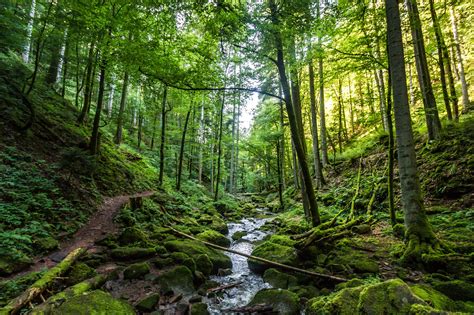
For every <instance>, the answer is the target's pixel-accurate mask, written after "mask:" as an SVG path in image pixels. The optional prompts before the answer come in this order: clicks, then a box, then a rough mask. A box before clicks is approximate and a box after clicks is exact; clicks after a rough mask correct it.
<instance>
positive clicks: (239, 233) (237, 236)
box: [232, 231, 248, 241]
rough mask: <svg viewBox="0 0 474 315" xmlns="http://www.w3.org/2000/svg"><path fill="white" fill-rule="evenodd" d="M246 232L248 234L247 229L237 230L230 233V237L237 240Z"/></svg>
mask: <svg viewBox="0 0 474 315" xmlns="http://www.w3.org/2000/svg"><path fill="white" fill-rule="evenodd" d="M247 234H248V233H247V231H237V232H235V233H234V234H232V239H233V240H234V241H238V240H240V239H241V238H242V237H244V236H245V235H247Z"/></svg>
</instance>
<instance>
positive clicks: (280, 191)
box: [276, 138, 285, 210]
mask: <svg viewBox="0 0 474 315" xmlns="http://www.w3.org/2000/svg"><path fill="white" fill-rule="evenodd" d="M280 142H281V138H280V139H278V140H277V142H276V157H277V171H278V198H279V200H280V210H283V209H285V204H284V202H283V176H282V173H281V149H280Z"/></svg>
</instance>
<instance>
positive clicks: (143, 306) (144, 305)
mask: <svg viewBox="0 0 474 315" xmlns="http://www.w3.org/2000/svg"><path fill="white" fill-rule="evenodd" d="M159 300H160V295H159V294H158V293H154V294H151V295H149V296H147V297H146V298H144V299H143V300H141V301H140V302H138V303H137V305H135V308H136V309H137V310H139V311H140V312H151V311H153V310H154V309H155V306H156V304H158V301H159Z"/></svg>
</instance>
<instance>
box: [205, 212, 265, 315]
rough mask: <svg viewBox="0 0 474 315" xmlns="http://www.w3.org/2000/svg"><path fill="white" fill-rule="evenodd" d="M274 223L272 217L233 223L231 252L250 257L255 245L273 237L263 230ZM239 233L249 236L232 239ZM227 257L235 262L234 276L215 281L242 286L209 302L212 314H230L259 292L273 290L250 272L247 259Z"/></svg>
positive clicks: (230, 225)
mask: <svg viewBox="0 0 474 315" xmlns="http://www.w3.org/2000/svg"><path fill="white" fill-rule="evenodd" d="M257 211H258V212H259V213H261V214H269V213H267V209H265V208H261V209H257ZM270 220H272V218H271V217H264V218H247V219H242V220H240V221H239V222H233V223H229V224H228V225H227V226H228V228H229V234H228V235H227V237H228V238H229V240H230V241H231V245H230V249H233V250H236V251H238V252H242V253H245V254H249V255H250V254H251V253H252V250H253V248H254V246H255V245H254V243H255V242H257V241H260V240H262V239H263V238H264V237H265V236H267V235H269V234H270V232H269V231H262V230H260V228H261V227H262V226H263V225H264V224H265V223H266V222H268V221H270ZM236 232H246V233H247V234H246V235H245V236H243V237H242V238H240V239H238V240H236V241H234V240H233V239H232V235H234V234H235V233H236ZM225 254H226V255H227V256H229V257H230V259H231V260H232V273H231V274H229V275H227V276H213V277H211V280H214V281H217V282H218V283H219V284H220V285H227V284H233V283H237V282H242V283H241V284H240V285H238V286H236V287H233V288H230V289H226V290H225V292H224V295H223V296H222V297H213V298H208V301H207V303H208V306H209V312H210V313H211V314H222V313H230V312H226V310H228V309H234V308H239V307H243V306H245V305H247V304H248V303H249V302H250V301H251V300H252V298H253V296H254V295H255V294H256V293H257V292H258V291H260V290H262V289H265V288H270V287H271V286H270V285H269V284H268V283H265V281H263V278H262V276H260V275H258V274H256V273H254V272H253V271H251V270H250V269H249V267H248V264H247V260H248V258H247V257H243V256H240V255H237V254H233V253H228V252H226V253H225Z"/></svg>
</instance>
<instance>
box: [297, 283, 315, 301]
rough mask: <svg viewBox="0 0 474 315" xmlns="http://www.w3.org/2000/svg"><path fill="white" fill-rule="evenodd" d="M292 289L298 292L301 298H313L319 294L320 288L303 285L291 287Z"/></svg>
mask: <svg viewBox="0 0 474 315" xmlns="http://www.w3.org/2000/svg"><path fill="white" fill-rule="evenodd" d="M290 291H291V292H293V293H296V294H297V295H298V297H299V298H300V299H302V298H303V299H307V300H309V299H312V298H315V297H317V296H318V295H319V290H318V289H317V288H316V287H313V286H312V285H302V286H295V287H291V288H290Z"/></svg>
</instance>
